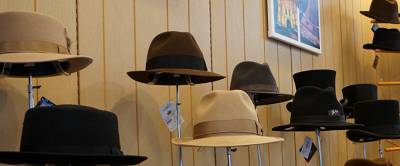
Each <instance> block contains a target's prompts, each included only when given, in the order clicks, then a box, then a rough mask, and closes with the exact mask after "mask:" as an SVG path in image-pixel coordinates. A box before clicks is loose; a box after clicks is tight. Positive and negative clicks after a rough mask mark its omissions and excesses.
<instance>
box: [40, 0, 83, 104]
mask: <svg viewBox="0 0 400 166" xmlns="http://www.w3.org/2000/svg"><path fill="white" fill-rule="evenodd" d="M36 11H37V12H40V13H45V14H48V15H51V16H53V17H56V18H57V19H59V20H60V21H61V22H63V23H64V26H65V28H66V29H67V33H68V36H69V37H70V39H71V40H72V45H71V47H70V48H71V54H72V55H73V56H75V55H76V54H77V38H76V26H77V25H76V3H75V0H67V1H63V0H56V1H54V0H37V1H36ZM77 82H78V77H77V73H73V74H71V76H57V77H48V78H39V79H38V84H39V85H41V86H42V88H40V89H39V90H38V93H37V94H38V97H39V99H40V97H42V96H44V97H46V98H47V99H49V100H50V101H52V102H53V103H55V104H78V83H77ZM60 94H62V96H63V97H60Z"/></svg>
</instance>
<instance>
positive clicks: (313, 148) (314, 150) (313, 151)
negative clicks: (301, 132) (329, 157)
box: [300, 143, 317, 163]
mask: <svg viewBox="0 0 400 166" xmlns="http://www.w3.org/2000/svg"><path fill="white" fill-rule="evenodd" d="M301 150H302V148H300V152H301ZM315 152H317V147H316V146H315V144H314V143H312V145H311V150H310V153H309V154H308V156H307V157H304V159H306V161H307V163H309V162H310V160H311V158H312V157H313V156H314V154H315Z"/></svg>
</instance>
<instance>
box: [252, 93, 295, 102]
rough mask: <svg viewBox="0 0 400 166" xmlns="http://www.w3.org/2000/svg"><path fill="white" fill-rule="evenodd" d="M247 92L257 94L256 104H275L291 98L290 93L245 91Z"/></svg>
mask: <svg viewBox="0 0 400 166" xmlns="http://www.w3.org/2000/svg"><path fill="white" fill-rule="evenodd" d="M245 92H247V93H253V94H257V101H258V102H257V104H258V105H268V104H275V103H280V102H284V101H288V100H290V99H293V97H294V96H293V95H292V94H284V93H276V92H264V91H245Z"/></svg>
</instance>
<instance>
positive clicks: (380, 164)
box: [344, 157, 392, 166]
mask: <svg viewBox="0 0 400 166" xmlns="http://www.w3.org/2000/svg"><path fill="white" fill-rule="evenodd" d="M344 166H392V164H391V163H390V161H389V159H388V158H386V157H382V158H377V159H375V160H368V159H363V158H355V159H350V160H347V161H346V163H345V164H344Z"/></svg>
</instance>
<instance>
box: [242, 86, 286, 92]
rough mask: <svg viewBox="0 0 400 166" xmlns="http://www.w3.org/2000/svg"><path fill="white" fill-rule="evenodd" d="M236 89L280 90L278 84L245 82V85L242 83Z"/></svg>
mask: <svg viewBox="0 0 400 166" xmlns="http://www.w3.org/2000/svg"><path fill="white" fill-rule="evenodd" d="M236 89H240V90H243V91H270V92H278V91H279V90H278V87H277V86H276V85H267V84H245V85H240V86H239V87H237V88H236Z"/></svg>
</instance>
